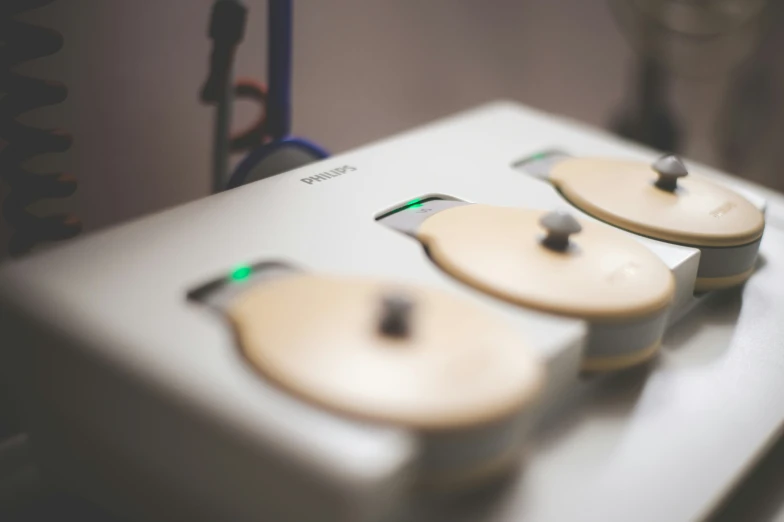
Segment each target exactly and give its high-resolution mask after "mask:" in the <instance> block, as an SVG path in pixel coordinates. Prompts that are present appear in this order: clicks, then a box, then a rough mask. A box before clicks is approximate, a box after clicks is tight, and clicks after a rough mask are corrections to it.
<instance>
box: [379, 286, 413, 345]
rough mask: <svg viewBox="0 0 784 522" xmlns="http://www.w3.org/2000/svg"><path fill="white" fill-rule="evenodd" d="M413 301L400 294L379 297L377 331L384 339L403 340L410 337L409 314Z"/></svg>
mask: <svg viewBox="0 0 784 522" xmlns="http://www.w3.org/2000/svg"><path fill="white" fill-rule="evenodd" d="M413 309H414V300H413V299H411V298H410V297H409V296H407V295H405V294H402V293H388V294H385V295H383V296H382V297H381V317H380V319H379V323H378V331H379V333H381V335H383V336H385V337H396V338H404V337H409V336H410V335H411V312H412V310H413Z"/></svg>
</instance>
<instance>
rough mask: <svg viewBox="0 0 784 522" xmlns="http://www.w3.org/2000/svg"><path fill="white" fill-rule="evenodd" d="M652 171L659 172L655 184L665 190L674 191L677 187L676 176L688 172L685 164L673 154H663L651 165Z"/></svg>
mask: <svg viewBox="0 0 784 522" xmlns="http://www.w3.org/2000/svg"><path fill="white" fill-rule="evenodd" d="M651 167H652V168H653V170H654V171H656V173H658V174H659V179H657V180H656V183H655V185H656V186H657V187H658V188H660V189H662V190H666V191H667V192H674V191H675V189H676V188H677V187H678V178H682V177H684V176H687V175H688V174H689V171H688V170H686V165H684V164H683V162H682V161H681V159H680V158H679V157H678V156H676V155H674V154H665V155H664V156H662V157H661V158H659V159H657V160H656V161H655V162H654V163H653V165H651Z"/></svg>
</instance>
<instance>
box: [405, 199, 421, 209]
mask: <svg viewBox="0 0 784 522" xmlns="http://www.w3.org/2000/svg"><path fill="white" fill-rule="evenodd" d="M420 207H422V200H421V199H412V200H411V201H409V202H408V203H406V207H405V208H420Z"/></svg>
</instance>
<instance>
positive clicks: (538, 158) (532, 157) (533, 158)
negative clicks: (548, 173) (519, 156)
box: [530, 152, 550, 161]
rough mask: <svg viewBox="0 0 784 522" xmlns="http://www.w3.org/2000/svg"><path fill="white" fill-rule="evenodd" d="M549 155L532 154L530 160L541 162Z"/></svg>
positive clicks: (545, 153)
mask: <svg viewBox="0 0 784 522" xmlns="http://www.w3.org/2000/svg"><path fill="white" fill-rule="evenodd" d="M549 155H550V154H549V153H547V152H540V153H539V154H534V155H533V156H531V158H530V159H531V160H534V161H539V160H543V159H545V158H547V156H549Z"/></svg>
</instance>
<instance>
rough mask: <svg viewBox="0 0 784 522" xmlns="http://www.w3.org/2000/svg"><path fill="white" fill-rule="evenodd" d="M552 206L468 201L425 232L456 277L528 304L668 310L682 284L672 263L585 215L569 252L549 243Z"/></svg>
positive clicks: (582, 309)
mask: <svg viewBox="0 0 784 522" xmlns="http://www.w3.org/2000/svg"><path fill="white" fill-rule="evenodd" d="M545 214H547V212H544V211H541V210H529V209H520V208H506V207H493V206H489V205H478V204H477V205H465V206H461V207H455V208H450V209H448V210H443V211H441V212H439V213H438V214H435V215H433V216H432V217H429V218H428V219H427V220H425V222H424V223H422V225H421V226H420V228H419V231H418V234H417V235H418V237H419V239H420V240H421V241H422V242H423V243H424V244H425V245H426V246H427V248H428V250H429V252H430V255H431V257H432V258H433V260H434V261H435V262H436V263H437V264H438V265H440V266H441V267H442V268H443V269H444V270H446V271H447V272H449V273H450V274H452V275H453V276H454V277H456V278H458V279H460V280H462V281H464V282H466V283H468V284H471V285H473V286H475V287H477V288H480V289H482V290H483V291H485V292H488V293H491V294H494V295H496V296H498V297H500V298H502V299H505V300H507V301H511V302H514V303H517V304H520V305H523V306H527V307H531V308H536V309H539V310H542V311H546V312H552V313H556V314H562V315H569V316H575V317H582V318H586V319H598V320H604V321H613V320H624V319H628V318H635V317H642V316H646V315H648V314H651V313H655V312H658V311H661V310H663V309H664V308H665V307H667V306H668V305H669V303H670V302H671V300H672V297H673V294H674V291H675V283H674V278H673V276H672V273H671V272H670V270H669V269H668V268H667V266H666V265H665V264H664V263H663V262H662V261H661V260H660V259H659V258H658V257H656V255H654V254H653V253H652V252H651V251H650V250H648V249H647V248H645V247H644V246H643V245H642V244H640V243H639V242H638V241H636V240H635V239H633V238H631V237H629V236H628V235H627V234H625V233H624V232H621V231H619V230H616V229H614V228H612V227H610V226H607V225H605V224H603V223H596V222H588V221H579V223H580V225H581V226H582V231H580V232H578V233H576V234H574V235H572V236H571V237H570V238H569V242H570V246H569V248H568V249H567V250H566V251H565V252H560V251H554V250H552V249H550V248H547V247H545V246H544V245H543V244H542V238H543V237H544V229H543V228H542V226H541V225H540V224H539V220H540V219H541V218H542V217H543V216H544V215H545Z"/></svg>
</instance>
